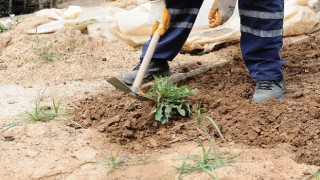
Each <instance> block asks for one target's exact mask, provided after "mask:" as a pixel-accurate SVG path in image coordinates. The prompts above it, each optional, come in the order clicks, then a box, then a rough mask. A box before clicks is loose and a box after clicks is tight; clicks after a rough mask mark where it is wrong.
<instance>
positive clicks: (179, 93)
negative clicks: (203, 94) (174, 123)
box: [147, 77, 197, 124]
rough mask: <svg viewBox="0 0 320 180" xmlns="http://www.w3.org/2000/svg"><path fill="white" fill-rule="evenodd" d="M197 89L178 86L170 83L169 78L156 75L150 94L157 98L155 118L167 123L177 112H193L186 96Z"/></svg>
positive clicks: (185, 113) (183, 113)
mask: <svg viewBox="0 0 320 180" xmlns="http://www.w3.org/2000/svg"><path fill="white" fill-rule="evenodd" d="M196 92H197V89H192V90H189V89H188V88H187V87H186V86H181V87H177V85H175V84H172V83H169V81H168V78H157V77H155V83H154V85H153V86H152V87H151V89H150V90H149V91H148V93H147V94H148V95H149V96H150V97H151V98H153V99H155V100H156V109H155V111H154V113H155V119H156V120H157V121H160V122H161V123H162V124H165V123H167V122H168V121H169V119H170V118H171V117H172V116H173V115H174V114H175V113H177V112H178V113H179V114H180V115H181V116H186V115H190V114H191V109H190V105H189V101H188V100H185V99H184V98H186V97H189V96H192V95H194V94H195V93H196Z"/></svg>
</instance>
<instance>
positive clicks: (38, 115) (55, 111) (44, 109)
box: [0, 93, 61, 132]
mask: <svg viewBox="0 0 320 180" xmlns="http://www.w3.org/2000/svg"><path fill="white" fill-rule="evenodd" d="M42 97H43V93H42V94H41V95H39V96H38V98H37V100H36V104H35V107H34V108H33V110H32V111H28V112H26V116H27V117H26V118H24V119H23V120H20V121H16V122H12V123H9V124H6V125H4V126H2V127H1V128H0V132H4V131H6V130H8V129H10V128H13V127H15V126H20V125H24V124H27V123H30V122H38V121H50V120H53V119H54V118H56V117H57V116H59V114H60V103H61V100H60V101H58V102H56V101H55V100H54V99H52V107H50V106H41V99H42Z"/></svg>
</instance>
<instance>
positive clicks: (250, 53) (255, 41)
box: [141, 0, 285, 81]
mask: <svg viewBox="0 0 320 180" xmlns="http://www.w3.org/2000/svg"><path fill="white" fill-rule="evenodd" d="M202 3H203V0H184V1H177V0H167V1H166V4H167V8H168V9H169V12H170V14H171V25H170V28H169V29H168V31H167V32H166V34H165V35H163V36H162V37H161V38H160V40H159V43H158V45H157V48H156V50H155V53H154V56H153V60H167V61H171V60H173V59H174V58H175V56H176V55H177V54H178V53H179V52H180V50H181V48H182V46H183V44H184V43H185V41H186V40H187V38H188V36H189V34H190V32H191V29H192V27H193V24H194V22H195V20H196V18H197V15H198V12H199V10H200V7H201V5H202ZM283 10H284V0H239V12H240V18H241V52H242V56H243V59H244V61H245V64H246V66H247V69H248V71H249V73H250V76H251V77H252V78H254V79H256V80H258V81H260V80H277V81H279V80H281V79H283V66H284V64H285V62H284V60H283V59H282V58H281V57H280V55H279V51H280V49H281V48H282V45H283V36H282V34H283V16H284V15H283ZM148 46H149V42H146V43H145V44H144V47H143V50H142V54H141V59H142V58H143V57H144V55H145V53H146V50H147V48H148Z"/></svg>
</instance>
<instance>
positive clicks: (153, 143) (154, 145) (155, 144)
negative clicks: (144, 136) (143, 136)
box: [149, 138, 159, 147]
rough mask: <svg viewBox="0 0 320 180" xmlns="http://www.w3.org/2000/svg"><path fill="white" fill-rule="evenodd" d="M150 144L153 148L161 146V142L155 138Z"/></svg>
mask: <svg viewBox="0 0 320 180" xmlns="http://www.w3.org/2000/svg"><path fill="white" fill-rule="evenodd" d="M149 142H150V144H151V146H153V147H158V145H159V142H158V141H157V140H156V139H154V138H150V139H149Z"/></svg>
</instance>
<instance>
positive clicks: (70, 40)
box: [0, 0, 320, 180]
mask: <svg viewBox="0 0 320 180" xmlns="http://www.w3.org/2000/svg"><path fill="white" fill-rule="evenodd" d="M79 3H80V1H79ZM81 3H85V4H88V1H81ZM95 3H97V4H100V2H98V1H94V2H92V3H90V4H91V5H97V4H95ZM101 3H102V2H101ZM108 3H109V4H111V5H117V6H121V7H130V6H132V5H134V4H135V3H136V1H135V0H128V1H125V2H124V1H112V2H110V1H108ZM20 20H21V23H20V24H19V25H18V26H17V27H15V28H14V29H12V30H11V31H9V32H6V33H1V34H0V91H1V93H0V126H3V125H5V124H8V123H12V122H16V121H19V120H21V119H24V118H25V111H32V108H33V107H34V105H35V101H36V100H37V97H38V95H39V91H42V90H45V93H44V96H43V98H42V100H43V103H42V105H47V104H49V103H50V102H51V98H54V99H56V100H59V99H62V101H61V103H62V104H61V108H60V110H61V115H60V117H58V118H56V119H55V120H53V121H51V122H36V123H30V124H26V125H23V126H22V125H21V126H15V127H14V128H12V129H9V130H7V131H4V132H1V134H0V162H1V163H0V177H1V178H0V179H176V178H177V177H178V176H179V173H178V172H177V171H176V170H175V168H173V167H172V166H178V165H180V164H181V161H177V159H181V157H184V156H186V155H190V154H192V155H194V154H200V153H201V149H200V148H199V147H198V146H197V141H196V140H195V139H194V138H195V137H196V136H198V137H199V138H200V139H204V137H203V134H202V133H201V132H200V131H198V130H197V129H196V126H195V125H194V123H193V119H192V117H191V118H181V117H176V118H174V119H173V121H171V122H170V123H169V124H167V125H160V124H159V123H158V122H156V121H154V119H153V116H152V114H150V112H151V111H152V110H153V107H152V106H151V105H150V103H141V102H137V101H136V102H133V101H134V99H132V98H130V97H128V96H126V95H125V94H123V93H120V92H118V91H116V90H114V88H113V87H111V86H110V84H108V83H107V82H106V79H107V78H109V77H113V76H116V77H120V76H121V75H122V74H123V73H125V72H127V71H128V70H130V69H131V68H132V67H133V66H134V65H135V64H136V62H137V59H138V58H139V55H140V49H133V48H131V47H129V46H127V45H126V44H124V43H122V42H119V41H108V40H106V39H104V38H102V37H89V36H88V35H86V34H82V33H81V32H79V31H77V30H74V29H72V28H67V29H65V30H63V31H60V32H56V33H53V34H44V35H27V34H24V30H25V29H31V28H34V27H35V26H37V25H39V24H43V23H45V22H49V21H50V20H49V19H47V18H36V17H35V16H34V15H26V16H22V17H21V19H20ZM315 37H316V40H310V39H309V40H307V43H305V44H302V43H299V44H297V43H294V44H296V45H294V46H289V45H288V44H287V42H289V40H288V39H286V45H285V49H284V51H283V53H282V55H283V57H284V58H285V59H286V60H287V67H286V70H285V71H286V72H285V73H286V84H287V94H286V98H285V100H284V101H283V102H281V103H277V102H274V101H269V102H267V103H265V104H261V105H253V104H251V102H250V99H251V96H252V93H253V85H254V82H253V81H252V80H250V78H248V74H247V72H246V70H245V69H244V65H243V62H242V60H241V58H240V52H239V46H238V44H234V45H231V46H227V47H224V48H222V49H220V50H219V51H215V52H213V53H209V54H204V55H202V56H190V55H188V54H185V55H183V54H179V55H178V56H177V57H176V60H175V61H173V62H172V63H170V66H171V68H172V70H173V71H174V73H175V72H183V73H185V72H189V71H190V70H193V69H197V68H201V67H207V66H212V65H213V64H221V63H222V62H224V61H228V62H229V63H228V64H227V65H225V66H224V67H222V68H219V69H214V68H213V69H212V70H211V71H209V72H207V73H205V74H202V75H199V76H197V77H194V78H192V79H187V80H185V81H183V82H181V84H186V85H188V87H190V88H194V87H196V88H198V89H199V92H198V93H197V94H196V95H195V96H194V97H192V98H191V99H190V101H191V102H192V103H193V104H195V105H194V106H196V105H197V104H198V103H199V102H200V101H201V102H202V108H203V113H204V114H205V115H208V116H210V117H212V118H213V119H215V121H216V122H217V124H218V125H219V126H220V128H221V130H222V132H223V134H224V136H225V137H226V139H227V143H223V142H221V140H220V138H219V137H218V136H217V133H216V132H215V131H214V129H213V128H212V127H211V126H210V127H209V129H210V130H211V132H212V133H211V134H212V135H214V137H216V140H217V147H218V148H219V150H220V151H221V153H222V154H226V155H230V154H240V156H239V157H237V158H236V159H235V161H234V162H233V163H231V164H230V166H224V167H222V168H219V169H218V170H217V173H218V176H219V177H220V178H221V179H237V180H238V179H308V178H309V177H310V175H311V171H310V170H309V168H311V169H313V170H316V169H319V167H318V166H314V165H319V145H318V144H319V130H318V129H319V128H317V127H319V112H320V110H319V103H320V102H319V85H320V83H319V62H320V61H319V34H318V35H316V36H315ZM48 54H51V55H53V56H52V59H49V60H48V59H46V58H47V57H48V56H46V55H48ZM183 123H186V124H184V125H183V126H180V125H182V124H183ZM317 123H318V124H317ZM80 125H82V126H83V127H82V128H81V127H80ZM98 149H100V150H102V151H104V152H106V153H107V154H108V155H110V154H111V153H112V152H114V151H118V150H120V151H121V154H120V155H121V156H124V157H126V163H125V165H124V166H123V167H121V168H120V169H118V170H115V171H113V172H112V173H110V174H107V173H106V169H107V166H101V165H97V164H85V165H83V163H84V162H85V161H90V160H95V161H102V160H105V158H104V157H103V156H102V155H101V152H100V150H98ZM142 157H146V159H147V161H146V162H145V164H143V163H139V162H141V158H142ZM298 162H299V163H298ZM310 164H313V165H310ZM186 179H210V178H209V177H208V176H207V175H206V174H204V173H201V174H198V173H195V174H191V175H190V176H187V177H186Z"/></svg>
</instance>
